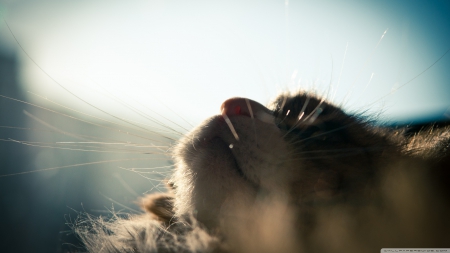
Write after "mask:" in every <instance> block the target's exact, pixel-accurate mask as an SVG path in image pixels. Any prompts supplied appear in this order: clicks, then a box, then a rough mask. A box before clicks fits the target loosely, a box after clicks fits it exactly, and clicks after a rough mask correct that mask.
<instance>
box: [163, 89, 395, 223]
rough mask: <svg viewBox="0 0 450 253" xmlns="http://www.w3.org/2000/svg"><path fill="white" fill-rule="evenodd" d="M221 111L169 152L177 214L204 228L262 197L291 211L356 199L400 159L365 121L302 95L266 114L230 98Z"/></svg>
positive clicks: (288, 98) (288, 97) (279, 103)
mask: <svg viewBox="0 0 450 253" xmlns="http://www.w3.org/2000/svg"><path fill="white" fill-rule="evenodd" d="M221 109H222V114H221V115H217V116H213V117H211V118H209V119H207V120H206V121H204V122H203V123H202V124H201V125H200V126H198V127H197V128H196V129H195V130H194V131H192V132H191V133H189V134H188V135H187V136H186V137H185V138H183V139H182V140H181V141H180V143H179V144H178V146H177V147H176V148H175V152H174V159H175V162H176V166H177V167H176V170H175V172H174V175H173V177H172V179H171V181H172V183H173V185H174V188H175V212H176V213H177V216H182V215H183V214H185V213H190V212H194V213H196V215H197V218H198V219H199V220H200V221H202V222H203V223H205V224H207V225H208V226H217V225H218V224H219V222H220V220H221V219H223V218H224V217H229V216H233V215H232V214H231V213H233V211H234V210H236V208H238V209H241V208H244V209H245V208H249V207H250V206H252V205H254V203H255V201H256V199H261V198H262V199H264V198H269V197H274V196H276V198H282V199H284V201H286V202H287V203H289V205H290V206H294V207H298V206H301V205H305V204H310V203H314V202H317V201H319V202H320V201H325V202H327V201H331V200H341V199H345V198H348V197H349V196H352V197H355V198H356V197H357V196H360V195H362V192H363V191H364V189H366V188H367V187H368V185H370V184H372V183H373V181H374V175H375V174H376V172H377V170H378V169H377V168H380V167H381V166H380V165H382V164H383V163H386V162H387V161H388V159H389V157H390V156H392V155H393V154H395V153H397V152H399V150H397V147H396V146H395V145H393V144H392V142H390V140H388V139H387V138H385V137H384V135H383V134H382V133H381V132H380V133H376V131H375V130H374V129H373V128H369V127H368V126H367V123H366V122H365V121H364V120H362V119H359V118H357V117H353V116H349V115H347V114H345V113H344V112H343V111H342V110H341V109H339V108H337V107H335V106H333V105H332V104H330V103H328V102H326V101H325V100H324V99H320V98H318V97H316V96H314V95H312V94H308V93H298V94H295V95H290V94H284V95H281V96H279V97H278V98H277V99H276V100H275V101H274V102H273V103H272V104H271V105H270V106H268V107H265V106H263V105H261V104H259V103H257V102H255V101H252V100H250V99H246V98H233V99H229V100H227V101H225V102H224V103H223V104H222V106H221ZM388 154H389V155H388Z"/></svg>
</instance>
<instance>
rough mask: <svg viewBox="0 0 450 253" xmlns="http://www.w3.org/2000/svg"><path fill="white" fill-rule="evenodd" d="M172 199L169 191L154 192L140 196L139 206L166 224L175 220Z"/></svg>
mask: <svg viewBox="0 0 450 253" xmlns="http://www.w3.org/2000/svg"><path fill="white" fill-rule="evenodd" d="M173 200H174V197H173V195H172V194H170V193H154V194H149V195H147V196H145V197H144V198H142V199H141V203H140V206H141V208H142V209H144V210H145V211H146V212H148V213H150V214H153V215H154V216H155V218H156V219H157V220H159V221H161V222H163V223H164V224H165V225H167V226H168V225H170V224H172V223H174V222H175V218H174V214H175V213H174V211H173Z"/></svg>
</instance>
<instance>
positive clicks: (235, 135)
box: [222, 113, 239, 141]
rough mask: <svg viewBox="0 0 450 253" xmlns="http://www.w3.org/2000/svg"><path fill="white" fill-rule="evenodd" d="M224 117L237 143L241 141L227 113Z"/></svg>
mask: <svg viewBox="0 0 450 253" xmlns="http://www.w3.org/2000/svg"><path fill="white" fill-rule="evenodd" d="M222 117H223V118H224V119H225V122H226V123H227V125H228V127H229V128H230V130H231V132H232V133H233V135H234V138H235V139H236V140H237V141H239V136H238V134H237V132H236V129H234V126H233V124H232V123H231V121H230V118H228V116H227V115H226V114H225V113H223V114H222Z"/></svg>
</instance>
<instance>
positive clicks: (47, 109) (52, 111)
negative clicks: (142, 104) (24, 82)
mask: <svg viewBox="0 0 450 253" xmlns="http://www.w3.org/2000/svg"><path fill="white" fill-rule="evenodd" d="M0 97H3V98H6V99H9V100H13V101H16V102H19V103H23V104H27V105H30V106H33V107H36V108H39V109H42V110H45V111H48V112H51V113H54V114H57V115H60V116H64V117H67V118H70V119H73V120H76V121H80V122H83V123H86V124H89V125H93V126H97V127H100V128H105V129H108V130H111V131H114V132H119V133H121V134H125V135H130V136H134V137H138V138H142V139H146V140H150V141H156V142H161V141H158V140H154V139H151V138H148V137H145V136H142V135H138V134H134V133H130V132H128V131H124V130H120V129H116V128H113V127H109V126H105V125H100V124H97V123H94V122H90V121H87V120H83V119H80V118H77V117H74V116H71V115H68V114H65V113H62V112H58V111H55V110H52V109H49V108H46V107H43V106H39V105H36V104H33V103H30V102H26V101H23V100H19V99H15V98H11V97H8V96H4V95H0ZM162 137H164V138H166V139H168V140H171V141H176V140H175V139H173V138H170V137H168V136H162Z"/></svg>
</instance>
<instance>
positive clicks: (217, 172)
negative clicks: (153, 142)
mask: <svg viewBox="0 0 450 253" xmlns="http://www.w3.org/2000/svg"><path fill="white" fill-rule="evenodd" d="M372 120H373V119H371V118H370V117H367V116H361V115H349V114H347V113H345V112H344V111H343V110H342V109H341V108H339V107H337V106H335V105H333V104H332V103H330V102H329V101H327V100H326V99H324V98H321V97H320V96H317V95H315V94H312V93H308V92H303V91H302V92H297V93H292V94H290V93H285V94H282V95H280V96H278V97H277V98H276V99H275V100H274V101H273V102H272V103H271V104H270V105H269V106H267V107H266V106H263V105H261V104H259V103H258V102H255V101H253V100H250V99H247V98H232V99H229V100H227V101H225V102H224V103H223V104H222V106H221V114H220V115H216V116H213V117H211V118H209V119H207V120H205V121H204V122H203V123H202V124H201V125H200V126H198V127H196V128H195V129H194V130H193V131H191V132H190V133H189V134H187V135H186V136H184V137H183V138H182V139H181V140H180V141H179V143H178V144H177V145H176V146H175V147H174V148H173V160H174V161H175V165H176V168H175V170H174V173H173V175H172V176H171V178H169V179H168V180H167V188H168V191H167V193H158V194H150V195H148V196H146V197H144V198H143V199H141V206H142V208H143V209H144V210H145V211H146V213H145V214H142V215H130V216H129V217H126V218H123V217H118V216H115V217H114V218H112V219H104V218H97V219H94V218H92V217H90V216H87V217H85V219H84V220H82V222H81V221H80V222H78V223H77V224H75V225H74V230H75V231H76V232H77V233H78V235H79V236H80V238H81V240H82V241H83V242H84V244H85V245H86V247H87V250H88V251H89V252H378V251H379V250H380V249H381V248H394V247H410V248H411V247H434V248H436V247H449V242H450V230H449V229H448V228H449V225H450V219H448V213H450V205H449V204H450V201H449V193H450V187H449V185H450V184H449V183H450V182H449V178H450V176H449V169H450V168H449V165H450V128H449V127H448V126H445V125H434V126H429V127H424V128H420V129H419V130H415V129H410V128H392V127H380V126H376V125H375V124H374V123H373V121H372Z"/></svg>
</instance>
